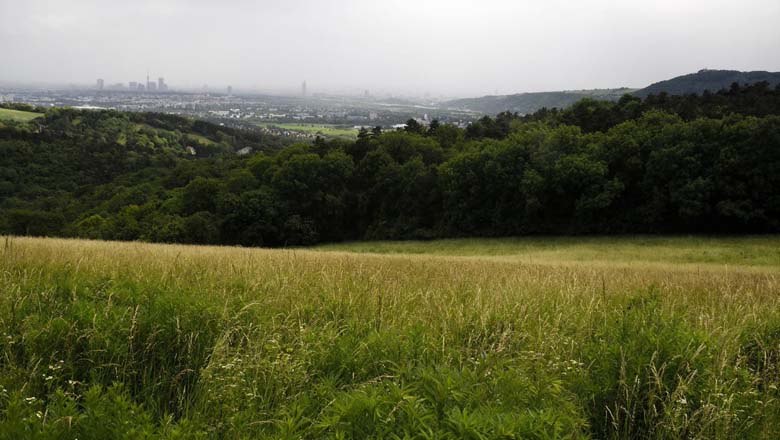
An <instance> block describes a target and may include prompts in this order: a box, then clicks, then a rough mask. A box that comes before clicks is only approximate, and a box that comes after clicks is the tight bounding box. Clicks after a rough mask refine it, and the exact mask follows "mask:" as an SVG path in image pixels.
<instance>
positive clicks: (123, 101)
mask: <svg viewBox="0 0 780 440" xmlns="http://www.w3.org/2000/svg"><path fill="white" fill-rule="evenodd" d="M0 102H20V103H27V104H31V105H34V106H41V107H73V108H79V109H94V110H100V109H114V110H121V111H135V112H162V113H171V114H178V115H185V116H190V117H193V118H197V119H203V120H207V121H211V122H214V123H217V124H222V125H225V126H231V127H236V128H244V129H256V130H261V131H263V132H266V133H271V134H275V135H281V136H286V137H293V138H297V139H313V138H314V137H316V136H317V135H319V134H320V132H319V131H318V130H317V128H318V127H328V128H334V129H339V130H341V132H342V133H345V132H350V131H352V132H353V133H354V134H355V135H356V134H357V131H358V130H359V129H360V128H367V129H370V128H374V127H377V126H378V127H381V128H383V129H397V128H399V127H402V126H403V124H404V123H405V122H406V121H408V120H409V119H414V120H416V121H417V122H418V123H420V124H422V125H428V124H429V123H430V122H431V121H432V120H434V119H436V120H438V121H440V122H442V123H449V124H453V125H457V126H460V127H465V126H466V125H468V124H469V123H470V122H471V121H473V120H475V119H476V118H477V117H479V116H480V115H479V114H477V113H474V112H471V111H467V110H456V109H447V108H442V107H440V106H439V105H438V104H437V103H436V102H432V101H430V100H426V99H424V98H423V99H419V98H418V99H410V98H394V97H375V96H373V95H372V94H371V93H370V91H369V90H363V91H362V92H361V93H357V94H354V95H351V96H345V95H335V94H324V93H312V91H311V88H310V86H309V84H308V83H307V81H306V80H302V82H301V83H300V91H299V93H298V94H291V95H288V96H280V95H269V94H259V93H247V92H239V93H235V91H234V89H233V86H231V85H227V86H225V87H224V88H220V89H219V90H217V89H212V88H209V86H207V85H204V86H203V87H201V88H200V89H199V90H197V89H196V90H191V89H190V90H187V89H176V88H172V87H171V86H170V85H169V84H168V83H167V82H166V80H165V78H164V77H162V76H160V77H158V78H157V79H156V81H155V80H153V79H152V77H151V75H150V74H147V75H146V80H145V81H129V82H127V83H123V82H107V81H106V80H105V79H104V78H97V79H96V80H95V82H94V86H92V87H88V86H87V87H84V86H82V87H78V86H71V87H60V88H43V87H33V86H26V87H23V86H16V87H9V86H0ZM325 132H326V133H327V132H329V131H327V130H326V131H325Z"/></svg>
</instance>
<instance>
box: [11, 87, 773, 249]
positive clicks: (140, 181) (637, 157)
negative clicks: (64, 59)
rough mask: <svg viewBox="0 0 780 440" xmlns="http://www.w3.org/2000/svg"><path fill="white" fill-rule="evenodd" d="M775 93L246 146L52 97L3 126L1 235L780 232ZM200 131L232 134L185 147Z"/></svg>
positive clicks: (283, 240) (213, 239)
mask: <svg viewBox="0 0 780 440" xmlns="http://www.w3.org/2000/svg"><path fill="white" fill-rule="evenodd" d="M779 97H780V91H778V90H777V89H770V88H768V87H766V86H762V85H758V86H750V87H739V86H734V87H732V88H731V89H730V90H726V91H721V92H718V93H713V94H706V95H704V96H695V95H691V96H682V97H677V96H674V97H672V96H650V97H648V98H646V99H644V100H639V99H638V98H633V97H625V98H623V99H621V100H620V101H619V102H617V103H608V102H599V101H591V100H584V101H581V102H580V103H578V104H576V105H575V106H573V107H571V108H569V109H566V110H563V111H560V110H541V111H539V112H537V113H536V114H533V115H528V116H518V115H513V114H508V113H504V114H500V115H498V116H497V117H496V118H484V119H482V120H480V121H478V122H476V123H474V124H472V125H471V126H470V127H468V128H467V129H465V130H462V129H458V128H456V127H453V126H449V125H441V124H438V123H436V122H435V121H434V123H432V124H431V125H430V127H424V126H421V125H419V124H417V123H415V122H414V121H409V124H408V126H407V128H406V130H404V131H400V132H386V133H382V132H381V130H379V129H375V130H373V131H370V132H369V131H362V132H361V134H360V136H359V138H358V139H357V140H356V141H345V140H332V141H325V140H322V139H318V140H317V141H315V142H314V143H313V144H296V145H293V146H289V147H286V148H281V149H280V148H277V147H278V146H279V145H274V146H272V147H271V148H268V147H267V146H266V147H265V148H263V147H262V146H261V145H260V144H261V143H263V142H265V141H267V140H264V139H257V143H256V144H252V145H254V146H255V147H256V150H259V151H260V152H258V153H257V154H253V155H251V156H248V157H239V156H237V155H235V154H234V152H233V151H234V150H236V149H238V148H240V147H243V146H246V144H247V142H250V141H251V138H250V137H249V135H245V134H244V133H242V132H240V131H234V132H231V131H227V130H225V129H224V128H222V127H218V126H211V125H209V126H208V127H209V130H215V132H214V133H212V132H209V131H208V130H205V131H204V130H202V129H196V128H195V127H196V125H197V124H199V123H197V122H194V121H189V120H183V119H182V118H178V119H177V117H170V116H165V115H149V114H147V115H144V114H125V113H117V112H75V111H72V110H48V111H47V113H46V119H45V121H43V122H40V121H38V122H35V121H33V122H32V123H30V124H5V125H4V126H2V127H0V231H2V232H3V233H10V234H31V235H59V236H78V237H90V238H102V239H122V240H149V241H161V242H183V243H222V244H241V245H246V246H255V245H267V246H283V245H303V244H312V243H317V242H321V241H337V240H360V239H411V238H435V237H452V236H505V235H522V234H581V233H598V234H612V233H768V232H780V116H778V115H780V99H779ZM751 101H752V102H753V103H754V104H755V105H752V106H751V105H749V104H748V103H749V102H751ZM134 118H142V120H143V122H136V121H135V119H134ZM166 118H173V119H171V121H173V122H172V124H173V125H170V126H165V125H164V124H166V122H165V121H166V120H167V119H166ZM117 119H119V120H120V122H117ZM76 121H80V122H78V123H77V122H76ZM183 121H187V122H183ZM84 123H86V124H87V127H88V128H87V129H85V130H84V131H80V130H82V128H80V126H81V124H84ZM113 124H120V125H122V124H142V125H144V127H145V126H149V127H152V128H153V129H155V130H164V132H165V133H173V134H174V135H173V136H172V137H170V138H166V137H164V136H162V135H160V134H159V133H158V135H157V137H158V138H159V139H157V138H155V137H154V136H152V133H151V132H148V131H144V130H146V129H145V128H144V127H142V128H140V129H138V130H137V131H133V130H129V129H118V131H116V130H114V129H112V128H111V127H112V125H113ZM177 124H178V125H177ZM187 124H191V125H189V126H187ZM163 127H164V128H163ZM136 128H137V127H136ZM122 134H124V135H125V136H127V138H126V139H125V141H124V142H123V143H120V142H119V141H118V139H117V136H120V135H122ZM195 134H197V135H200V136H203V137H204V138H206V139H207V140H211V142H214V145H216V146H222V148H217V147H216V146H212V147H213V148H212V149H208V145H200V148H201V149H200V150H199V151H203V152H204V153H203V154H201V153H199V154H198V155H197V156H191V155H189V154H187V153H186V152H185V151H184V150H183V149H184V145H185V144H186V142H188V139H187V137H188V136H193V135H195ZM142 135H145V136H146V138H147V139H149V142H146V143H145V142H140V141H139V140H138V137H140V136H142ZM242 136H243V137H242ZM161 141H164V142H161ZM236 142H240V145H237V144H236ZM204 143H206V144H208V143H207V142H204Z"/></svg>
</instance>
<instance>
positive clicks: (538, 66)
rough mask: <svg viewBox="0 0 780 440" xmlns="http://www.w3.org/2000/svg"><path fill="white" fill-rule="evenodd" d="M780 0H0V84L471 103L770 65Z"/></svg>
mask: <svg viewBox="0 0 780 440" xmlns="http://www.w3.org/2000/svg"><path fill="white" fill-rule="evenodd" d="M778 23H780V1H778V0H739V1H735V0H729V1H723V0H696V1H692V0H643V1H638V0H572V1H564V0H414V1H410V0H381V1H368V0H312V1H304V0H277V1H270V0H255V1H249V0H222V1H216V0H189V1H187V0H123V1H114V0H67V1H65V0H24V1H20V0H0V81H2V82H24V83H51V84H68V83H72V84H94V83H95V80H96V79H97V78H103V79H104V80H105V82H106V84H113V83H118V82H123V83H127V82H128V81H142V80H145V78H146V72H147V69H148V71H149V73H150V75H151V77H152V78H157V77H159V76H163V77H165V79H166V82H167V83H168V84H169V85H170V86H171V87H174V88H175V87H201V86H203V85H205V84H208V85H209V86H210V87H225V86H226V85H232V86H233V88H234V89H235V90H265V91H272V90H273V91H280V92H285V91H289V92H293V91H297V90H300V85H301V82H302V81H304V80H306V82H307V85H308V89H309V91H310V92H315V93H316V92H329V93H335V92H350V91H362V90H364V89H367V90H370V91H371V93H372V94H382V93H384V94H406V95H417V96H422V95H424V94H430V95H431V96H449V97H454V96H480V95H486V94H495V93H498V94H509V93H521V92H533V91H550V90H573V89H589V88H612V87H621V86H626V87H643V86H646V85H649V84H650V83H653V82H656V81H660V80H663V79H668V78H671V77H674V76H677V75H681V74H685V73H691V72H695V71H698V70H700V69H702V68H710V69H735V70H769V71H780V25H778Z"/></svg>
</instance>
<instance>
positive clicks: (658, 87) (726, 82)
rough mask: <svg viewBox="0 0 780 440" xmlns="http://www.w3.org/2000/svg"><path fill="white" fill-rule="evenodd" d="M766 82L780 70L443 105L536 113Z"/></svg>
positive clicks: (778, 80) (779, 76)
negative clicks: (589, 101) (625, 97)
mask: <svg viewBox="0 0 780 440" xmlns="http://www.w3.org/2000/svg"><path fill="white" fill-rule="evenodd" d="M762 81H766V82H767V83H769V85H770V86H771V87H775V86H777V85H778V84H780V72H765V71H753V72H740V71H738V70H711V69H702V70H700V71H698V72H696V73H690V74H687V75H681V76H677V77H674V78H671V79H667V80H664V81H659V82H657V83H653V84H651V85H649V86H647V87H645V88H643V89H630V88H626V87H623V88H617V89H591V90H567V91H560V92H533V93H516V94H513V95H488V96H482V97H479V98H465V99H455V100H451V101H446V102H444V103H442V107H446V108H457V109H465V110H471V111H475V112H480V113H484V114H488V115H495V114H497V113H500V112H503V111H511V112H517V113H520V114H525V113H533V112H535V111H537V110H539V109H541V108H543V107H546V108H554V107H555V108H565V107H568V106H570V105H572V104H574V103H575V102H577V101H579V100H580V99H582V98H593V99H599V100H605V101H617V100H618V99H620V97H621V96H623V95H624V94H627V93H630V94H633V95H635V96H639V97H642V98H644V97H646V96H648V95H651V94H659V93H661V92H666V93H668V94H670V95H685V94H689V93H696V94H700V93H703V92H704V91H705V90H709V91H711V92H716V91H718V90H721V89H727V88H729V87H731V84H733V83H738V84H740V85H745V84H755V83H758V82H762Z"/></svg>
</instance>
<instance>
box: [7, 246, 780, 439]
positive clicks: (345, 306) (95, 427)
mask: <svg viewBox="0 0 780 440" xmlns="http://www.w3.org/2000/svg"><path fill="white" fill-rule="evenodd" d="M590 240H591V241H590V242H588V241H587V240H586V241H585V242H577V241H564V242H558V244H557V245H556V246H557V248H556V249H557V251H556V252H558V254H557V255H558V256H559V257H558V259H557V260H556V258H555V256H554V255H552V254H545V252H546V251H547V247H549V246H550V244H549V243H544V242H543V241H542V242H539V244H538V245H537V244H534V243H525V244H524V245H523V246H524V247H523V246H520V247H516V248H515V249H514V250H512V251H511V252H502V253H501V254H502V255H499V256H498V257H496V256H495V254H496V253H495V252H493V254H494V256H493V257H479V256H478V255H479V250H476V251H472V252H469V254H470V255H471V256H469V257H459V256H448V255H445V254H446V253H447V252H444V253H442V252H438V253H439V254H440V255H427V254H424V253H420V254H416V255H411V254H403V253H401V254H393V255H376V254H373V253H368V254H359V253H352V252H345V250H349V248H342V249H340V251H339V252H324V251H322V250H313V251H312V250H260V249H242V248H220V247H196V246H172V245H151V244H140V243H107V242H93V241H76V240H55V239H31V238H6V239H5V240H3V243H2V250H0V291H2V296H0V330H1V331H2V335H0V354H1V355H2V356H1V357H0V438H9V439H11V438H13V439H17V438H46V439H48V438H79V439H90V438H228V439H244V438H269V439H285V438H290V439H292V438H296V439H297V438H306V439H315V438H317V439H318V438H335V439H339V438H354V439H366V438H374V439H380V438H381V439H385V438H386V439H404V438H409V439H411V438H431V439H432V438H436V439H448V438H451V439H462V438H466V439H469V438H472V439H487V438H507V439H509V438H540V439H543V438H589V437H592V438H734V437H744V438H776V437H777V436H778V435H780V404H778V401H777V398H778V390H777V387H778V385H780V367H779V366H778V362H780V308H778V305H779V304H778V303H779V302H780V284H779V283H778V282H779V281H780V280H779V279H778V274H779V273H780V270H779V269H780V260H778V261H777V263H772V261H773V260H772V258H774V257H773V252H775V251H776V250H775V249H774V248H773V247H772V246H768V245H766V243H765V242H764V241H763V240H766V241H768V242H772V240H774V241H776V240H777V239H776V238H773V237H768V238H766V239H762V238H751V239H746V240H744V241H740V240H739V239H729V240H724V241H723V242H718V240H715V239H710V244H709V245H707V244H705V245H699V249H700V250H701V251H702V252H708V250H709V251H710V252H715V249H719V248H729V249H733V250H732V251H730V252H731V253H725V254H724V253H720V254H719V255H720V256H719V257H718V259H717V261H716V262H712V261H710V262H706V261H704V262H702V261H700V259H696V258H692V257H690V256H688V257H685V259H686V261H682V262H681V261H680V260H678V259H675V258H676V257H675V255H680V254H681V253H682V254H684V255H693V253H695V252H694V251H691V250H690V248H691V246H686V245H684V244H685V242H684V241H683V242H676V241H675V240H671V241H668V242H666V244H664V243H656V248H655V249H654V250H652V251H650V252H645V253H644V254H642V253H643V252H644V251H642V249H643V247H642V241H641V240H645V239H643V238H637V239H635V241H634V243H633V244H632V243H631V242H626V243H622V244H621V243H613V244H615V245H616V246H615V248H616V249H618V250H619V249H621V246H622V247H623V248H626V247H635V248H636V249H639V251H636V252H639V254H640V255H652V256H653V258H652V259H650V258H649V257H648V258H647V259H642V258H633V257H632V260H631V261H627V260H626V259H618V258H615V257H607V258H595V259H594V258H590V257H589V258H572V257H571V256H572V255H593V252H591V251H589V250H588V248H589V247H590V248H593V247H596V248H598V249H599V252H601V249H602V248H603V247H605V246H608V245H609V241H601V240H597V239H590ZM681 240H689V239H681ZM691 240H692V239H691ZM553 241H554V240H553ZM486 243H487V244H486ZM413 245H414V246H417V248H419V249H423V250H424V248H425V246H430V248H431V250H432V251H433V252H432V253H434V254H435V253H437V251H436V248H437V246H441V244H440V243H439V244H437V243H436V242H434V243H430V244H413ZM361 246H362V245H361ZM474 246H477V249H478V247H479V246H491V244H490V242H477V243H474ZM500 246H505V245H504V244H501V245H500ZM545 246H546V247H545ZM567 246H568V248H567ZM466 248H468V247H466ZM583 249H584V251H583ZM583 252H584V253H583ZM589 252H590V254H589ZM632 252H634V251H632ZM636 252H634V254H636ZM483 253H487V254H490V253H491V252H489V251H488V252H483ZM456 254H457V253H456ZM542 254H544V258H542V257H540V255H542ZM596 254H598V252H596ZM658 254H662V255H667V256H668V258H666V259H663V258H659V257H658ZM507 255H509V256H510V257H511V258H507V257H506V256H507ZM528 255H531V256H532V258H530V259H529V258H526V257H527V256H528ZM740 255H748V256H749V258H742V257H740ZM534 256H536V257H538V258H533V257H534ZM648 260H652V261H648ZM556 261H557V262H556Z"/></svg>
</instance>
